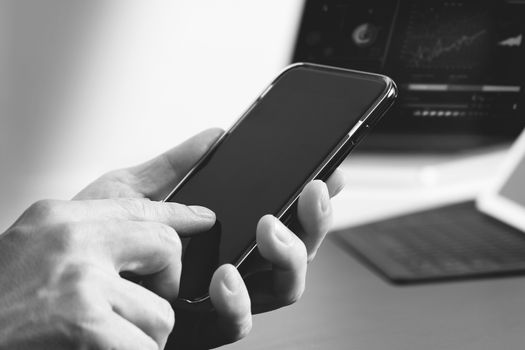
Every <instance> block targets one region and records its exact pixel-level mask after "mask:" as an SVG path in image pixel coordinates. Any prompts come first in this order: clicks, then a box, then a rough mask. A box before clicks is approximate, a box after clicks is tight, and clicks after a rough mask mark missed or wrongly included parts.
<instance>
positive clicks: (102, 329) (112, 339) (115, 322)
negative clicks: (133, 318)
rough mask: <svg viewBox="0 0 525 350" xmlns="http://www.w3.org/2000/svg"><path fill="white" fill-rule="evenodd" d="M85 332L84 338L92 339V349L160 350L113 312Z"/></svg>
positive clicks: (137, 329) (153, 341) (145, 335)
mask: <svg viewBox="0 0 525 350" xmlns="http://www.w3.org/2000/svg"><path fill="white" fill-rule="evenodd" d="M85 332H86V335H85V336H86V338H88V339H92V342H93V343H94V344H93V345H92V346H93V348H94V349H126V350H158V349H161V348H160V344H158V343H157V342H155V340H153V338H151V337H150V336H148V335H147V334H146V333H144V332H143V331H142V330H141V329H140V328H138V327H137V326H135V325H134V324H133V323H131V322H130V321H128V320H126V319H124V318H122V317H121V316H119V315H117V314H116V313H114V312H109V313H108V315H107V317H106V318H105V319H104V321H103V322H93V323H92V327H91V328H90V329H87V330H86V331H85ZM89 348H91V347H89Z"/></svg>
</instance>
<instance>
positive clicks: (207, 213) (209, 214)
mask: <svg viewBox="0 0 525 350" xmlns="http://www.w3.org/2000/svg"><path fill="white" fill-rule="evenodd" d="M188 208H190V210H191V211H192V212H193V213H195V215H197V216H200V217H201V218H205V219H211V218H215V213H214V212H213V211H211V210H210V209H208V208H205V207H201V206H199V205H190V206H189V207H188Z"/></svg>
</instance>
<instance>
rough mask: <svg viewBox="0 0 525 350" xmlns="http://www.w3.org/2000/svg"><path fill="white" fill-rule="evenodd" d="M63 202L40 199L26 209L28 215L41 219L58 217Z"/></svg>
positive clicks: (46, 219)
mask: <svg viewBox="0 0 525 350" xmlns="http://www.w3.org/2000/svg"><path fill="white" fill-rule="evenodd" d="M61 203H62V202H61V201H59V200H53V199H42V200H39V201H37V202H35V203H33V204H32V205H31V206H30V207H29V208H28V209H27V210H26V217H28V218H30V219H34V220H39V221H42V220H43V221H49V220H53V219H58V218H59V217H60V211H61V207H62V206H61Z"/></svg>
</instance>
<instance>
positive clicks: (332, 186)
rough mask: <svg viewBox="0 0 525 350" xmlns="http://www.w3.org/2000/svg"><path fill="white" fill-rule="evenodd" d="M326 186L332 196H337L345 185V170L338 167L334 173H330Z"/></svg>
mask: <svg viewBox="0 0 525 350" xmlns="http://www.w3.org/2000/svg"><path fill="white" fill-rule="evenodd" d="M326 187H328V193H329V194H330V198H332V197H335V196H337V194H338V193H339V192H341V191H342V190H343V188H344V187H345V177H344V175H343V172H342V171H341V170H339V169H336V170H335V171H334V172H333V173H332V175H330V177H329V178H328V180H326Z"/></svg>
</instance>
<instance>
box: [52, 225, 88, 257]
mask: <svg viewBox="0 0 525 350" xmlns="http://www.w3.org/2000/svg"><path fill="white" fill-rule="evenodd" d="M81 231H82V228H81V225H80V224H77V223H72V222H69V223H64V224H61V225H57V226H55V227H53V228H52V229H50V230H49V231H48V232H49V233H48V234H49V236H51V239H50V243H51V244H52V245H53V247H55V249H58V250H61V251H70V250H74V248H75V247H77V246H78V245H79V242H80V241H81V236H82V235H81Z"/></svg>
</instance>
